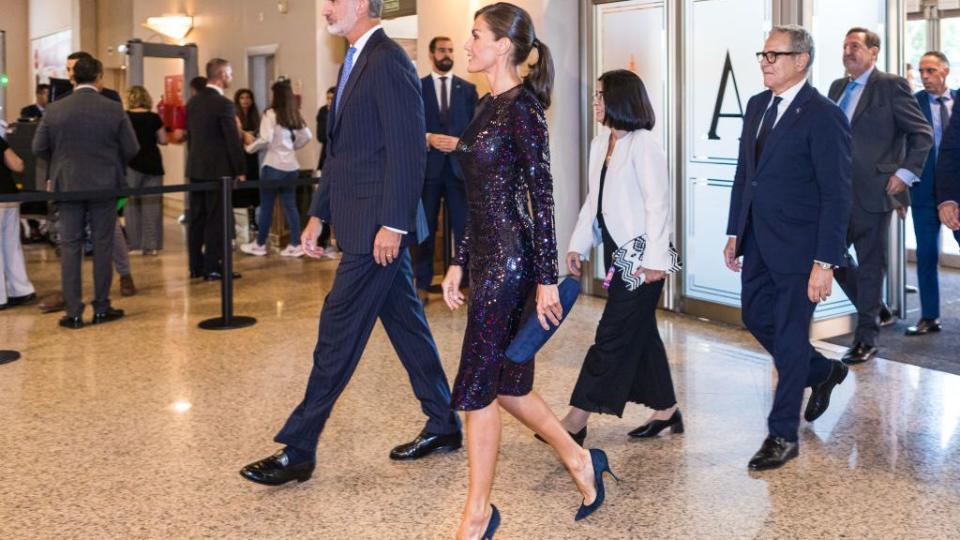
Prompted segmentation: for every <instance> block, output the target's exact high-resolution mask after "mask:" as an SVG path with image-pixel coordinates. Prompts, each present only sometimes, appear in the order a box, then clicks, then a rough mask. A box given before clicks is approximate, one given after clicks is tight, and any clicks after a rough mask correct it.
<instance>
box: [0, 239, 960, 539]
mask: <svg viewBox="0 0 960 540" xmlns="http://www.w3.org/2000/svg"><path fill="white" fill-rule="evenodd" d="M177 232H178V231H177V230H176V229H174V228H170V229H169V230H168V233H169V236H168V238H170V239H171V240H172V241H170V242H169V243H168V249H167V250H166V251H164V252H162V255H161V256H160V257H158V258H144V257H140V256H139V255H135V256H134V257H133V263H134V269H135V272H136V274H135V276H136V279H137V284H138V285H139V286H140V288H141V293H140V295H138V296H136V297H134V298H129V299H123V298H119V294H118V295H117V298H116V300H115V303H116V305H117V306H118V307H121V308H124V309H126V310H127V313H128V317H127V318H125V319H124V320H122V321H119V322H116V323H111V324H108V325H104V326H102V327H89V328H86V329H83V330H80V331H67V330H61V329H60V328H58V327H57V325H56V321H57V317H58V315H40V314H39V312H38V311H37V310H36V308H21V309H17V310H11V311H7V312H4V313H2V314H0V344H2V346H3V347H4V348H14V349H18V350H20V351H22V352H23V353H24V358H23V359H22V360H20V361H18V362H14V363H12V364H8V365H5V366H0V425H2V426H3V428H2V434H3V435H2V438H0V440H2V445H0V447H2V449H3V458H2V459H0V478H2V479H3V481H2V482H0V538H11V539H12V538H65V537H71V538H192V537H209V538H258V539H259V538H323V539H340V538H343V539H358V538H361V539H366V538H370V539H381V538H389V539H395V538H400V539H408V538H409V539H421V538H427V539H433V538H437V539H440V538H452V533H453V530H454V528H455V526H456V523H457V520H458V516H459V512H460V509H461V504H462V502H463V497H464V493H465V488H466V454H465V453H464V452H459V453H455V454H448V455H443V456H438V457H432V458H429V459H427V460H424V461H421V462H416V463H395V462H392V461H390V460H389V459H387V452H388V451H389V449H390V448H391V447H392V446H393V445H394V444H396V443H399V442H402V441H405V440H408V439H409V438H411V437H412V436H414V435H415V434H416V433H417V432H418V431H419V429H420V428H421V426H422V417H421V415H420V412H419V408H418V406H417V403H416V402H415V401H414V400H413V398H412V394H411V391H410V389H409V387H408V385H407V382H406V377H405V374H404V373H403V371H402V369H401V367H400V364H399V362H398V361H397V360H396V357H395V355H394V353H393V352H392V350H391V348H390V346H389V345H388V343H387V340H386V336H385V334H384V333H383V331H382V329H381V328H379V327H378V328H377V329H376V330H375V332H374V334H373V338H372V341H371V344H370V346H369V347H368V349H367V352H366V354H365V356H364V358H363V361H362V362H361V364H360V367H359V369H358V370H357V373H356V375H355V376H354V379H353V382H352V384H351V385H350V386H349V387H348V388H347V391H346V392H345V394H344V395H343V398H342V399H341V401H340V402H339V404H338V406H337V408H336V409H335V411H334V414H333V417H332V418H331V420H330V422H329V424H328V427H327V431H326V433H325V434H324V437H323V439H322V440H321V444H320V452H319V459H320V462H319V464H318V468H317V471H316V473H315V475H314V478H313V480H311V481H309V482H306V483H304V484H299V485H289V486H285V487H282V488H279V489H269V488H263V487H259V486H254V485H252V484H249V483H247V482H245V481H243V480H242V479H241V478H240V477H239V476H238V474H237V470H238V469H239V468H240V466H242V465H243V464H245V463H247V462H249V461H251V460H253V459H256V458H259V457H262V456H263V455H265V454H266V453H268V452H271V451H273V449H274V448H275V445H274V444H273V443H272V442H271V438H272V436H273V434H274V432H275V431H276V430H277V429H278V428H279V427H280V425H281V422H282V421H283V420H284V418H285V417H286V415H287V413H288V412H289V411H290V409H291V408H292V407H293V406H294V404H295V403H296V402H297V401H298V400H299V399H300V397H301V395H302V392H303V389H304V384H305V381H306V374H307V372H308V370H309V368H310V362H311V357H310V353H311V350H312V348H313V344H314V337H315V335H314V334H315V331H316V325H317V314H318V312H319V309H320V303H321V300H322V298H323V295H324V292H325V291H326V290H327V289H328V288H329V286H330V282H331V279H332V276H333V270H334V268H335V265H336V262H335V261H325V262H316V261H304V260H286V259H283V260H281V258H280V257H278V256H277V255H276V254H273V255H271V256H270V257H268V258H262V259H254V258H250V257H244V258H241V259H240V260H239V269H240V270H241V271H242V272H243V274H244V276H243V279H241V280H239V281H238V282H237V290H236V294H237V302H236V312H237V313H238V314H244V315H253V316H256V317H257V318H258V319H259V322H258V324H257V325H256V326H253V327H251V328H247V329H244V330H237V331H232V332H208V331H202V330H199V329H197V327H196V324H197V322H198V321H200V320H202V319H204V318H207V317H209V316H211V315H214V314H216V312H217V310H218V306H219V296H218V295H219V290H218V286H217V285H216V284H205V283H191V282H189V281H188V280H186V279H185V277H184V274H185V269H186V263H185V258H184V256H183V255H182V242H179V241H178V239H177V238H176V234H177ZM28 257H29V261H30V262H29V267H30V268H29V269H30V274H31V277H32V278H33V279H34V282H35V284H36V285H37V287H38V289H39V290H40V291H47V290H50V289H51V288H55V287H57V283H58V270H57V265H56V262H55V259H54V258H53V256H52V253H51V252H50V251H49V250H41V249H39V248H37V247H35V246H30V249H29V253H28ZM87 270H89V267H88V268H87ZM601 308H602V302H601V301H599V300H596V299H589V298H588V299H585V301H583V302H582V303H580V304H579V305H578V306H577V308H576V309H575V311H574V312H573V313H572V315H571V318H570V320H569V322H568V323H567V324H566V325H565V328H564V329H562V330H561V332H560V333H558V335H557V337H556V339H555V340H553V341H552V342H551V343H549V344H548V346H547V347H546V350H545V351H544V353H543V354H542V355H541V356H540V358H539V363H538V370H539V372H538V376H537V384H536V386H537V389H538V390H539V391H540V392H542V393H543V395H544V396H545V397H546V399H547V400H548V401H549V402H550V403H551V405H552V406H553V407H554V409H555V410H556V411H558V412H562V411H563V410H564V408H565V405H566V400H567V398H568V396H569V392H570V390H571V387H572V384H573V382H574V380H575V378H576V375H577V371H578V369H579V366H580V362H581V360H582V357H583V354H584V352H585V351H586V349H587V347H588V345H589V343H590V341H591V338H592V333H593V330H594V328H595V324H596V321H597V318H598V316H599V313H600V310H601ZM427 312H428V317H429V319H430V323H431V326H432V328H433V331H434V333H435V336H436V339H437V342H438V346H439V348H440V351H441V355H442V357H443V360H444V365H445V367H446V369H447V373H448V374H449V375H450V376H451V377H452V376H453V374H454V373H455V370H456V366H457V359H458V348H459V345H460V342H461V337H462V334H463V330H464V324H465V315H464V313H462V312H460V313H455V314H451V313H450V312H448V311H447V310H446V309H445V308H444V307H442V306H441V305H440V303H439V301H437V300H435V301H433V302H432V303H431V304H430V305H429V306H428V309H427ZM660 324H661V329H662V332H663V337H664V341H665V342H666V344H667V348H668V352H669V353H670V358H671V362H672V368H673V372H674V380H675V381H676V384H677V393H678V397H679V399H680V404H681V407H682V409H683V412H684V415H685V417H686V422H687V425H686V427H687V429H686V433H685V434H684V435H680V436H669V435H668V436H664V437H663V438H660V439H657V440H650V441H632V440H628V438H627V437H626V436H625V434H626V432H627V431H629V430H630V429H633V428H634V427H636V426H638V425H639V424H640V423H642V422H643V420H644V419H645V418H646V415H647V414H648V411H645V410H642V409H641V408H639V407H636V406H634V407H628V410H627V412H626V414H625V416H624V418H623V419H618V418H615V417H602V418H596V419H595V421H594V422H593V423H592V424H591V428H590V437H589V438H588V439H587V442H588V445H589V446H593V447H602V448H605V449H606V450H607V452H608V453H609V454H610V459H611V463H612V465H613V468H614V470H615V471H616V472H617V473H618V474H620V475H621V478H622V480H623V481H622V482H620V483H619V484H614V483H611V484H610V485H609V488H608V504H607V505H606V506H605V507H604V508H603V509H601V510H600V511H599V512H598V513H597V514H595V515H594V516H592V517H590V518H589V519H587V520H586V521H585V522H580V523H574V521H573V515H574V512H575V511H576V509H577V506H578V505H579V503H580V499H579V497H578V496H577V494H576V492H575V490H574V488H573V485H572V483H571V482H570V480H569V479H568V477H567V475H566V474H565V473H564V471H563V470H562V468H561V467H560V465H559V464H558V463H557V461H556V460H555V459H554V458H553V456H552V454H551V453H550V451H549V449H548V448H547V447H546V446H544V445H543V444H540V443H538V442H536V441H535V440H534V439H533V438H532V436H531V434H530V433H529V432H528V431H527V430H526V429H524V428H523V427H522V426H521V425H520V424H519V423H517V422H516V421H513V420H508V421H507V422H506V426H505V433H504V437H503V448H502V452H501V462H500V465H499V472H498V478H497V483H496V485H495V493H494V499H493V502H494V503H496V504H497V506H498V507H499V508H500V510H501V511H502V513H503V525H502V528H501V532H500V534H498V536H497V538H504V539H508V538H522V539H542V538H549V539H553V538H598V539H599V538H603V539H611V538H837V537H846V538H884V539H886V538H949V537H953V538H956V537H957V536H958V535H960V512H958V511H957V508H958V506H960V459H958V457H960V452H958V448H960V435H958V432H960V377H957V376H954V375H949V374H944V373H940V372H935V371H928V370H925V369H922V368H918V367H915V366H909V365H903V364H896V363H890V362H886V361H882V360H878V361H874V362H871V363H869V364H867V365H864V366H860V367H857V368H855V369H854V370H853V372H852V376H851V377H849V378H848V379H847V381H846V382H845V383H844V384H843V385H842V386H840V387H838V390H837V392H836V393H835V394H834V400H833V403H832V405H831V407H830V409H829V410H828V411H827V413H826V414H825V415H824V416H823V417H822V418H821V419H820V420H818V421H817V422H816V424H815V425H806V424H805V425H803V427H802V433H801V441H802V442H801V454H800V457H799V459H797V460H795V461H794V462H792V463H791V464H790V465H788V466H787V467H786V468H784V469H782V470H780V471H775V472H770V473H765V474H762V475H751V474H749V473H748V472H747V470H746V462H747V460H748V459H749V457H750V455H751V454H752V453H753V452H754V451H755V450H756V449H757V448H758V447H759V445H760V442H761V441H762V440H763V437H764V435H765V428H764V426H765V414H766V411H767V410H768V408H769V405H770V401H771V394H772V392H771V388H772V383H773V380H774V374H773V370H772V367H771V362H770V361H769V359H768V358H767V357H766V356H765V355H763V354H761V352H760V350H759V348H758V347H757V346H756V344H755V343H754V342H753V341H752V340H751V339H749V337H748V335H747V334H746V333H745V332H743V331H741V330H737V329H731V328H725V327H719V326H713V325H709V324H705V323H701V322H698V321H694V320H690V319H686V318H683V317H679V316H675V315H670V314H662V315H661V323H660Z"/></svg>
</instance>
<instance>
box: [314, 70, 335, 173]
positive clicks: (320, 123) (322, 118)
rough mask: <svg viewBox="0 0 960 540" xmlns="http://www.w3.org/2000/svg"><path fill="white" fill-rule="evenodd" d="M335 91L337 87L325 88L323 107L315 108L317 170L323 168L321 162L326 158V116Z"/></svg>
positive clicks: (328, 113)
mask: <svg viewBox="0 0 960 540" xmlns="http://www.w3.org/2000/svg"><path fill="white" fill-rule="evenodd" d="M336 92H337V87H335V86H331V87H330V88H327V95H326V102H325V103H324V105H323V107H320V109H319V110H317V142H319V143H320V161H319V162H317V170H318V171H322V170H323V162H324V161H326V159H327V118H328V117H329V115H330V106H332V105H333V96H334V94H336Z"/></svg>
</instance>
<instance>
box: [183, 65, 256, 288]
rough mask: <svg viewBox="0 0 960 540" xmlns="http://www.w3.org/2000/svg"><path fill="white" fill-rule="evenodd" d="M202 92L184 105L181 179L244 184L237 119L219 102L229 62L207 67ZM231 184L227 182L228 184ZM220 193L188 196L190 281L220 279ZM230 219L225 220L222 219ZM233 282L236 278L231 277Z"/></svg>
mask: <svg viewBox="0 0 960 540" xmlns="http://www.w3.org/2000/svg"><path fill="white" fill-rule="evenodd" d="M206 71H207V86H206V87H205V88H204V89H203V90H201V91H200V92H198V93H197V95H196V96H194V97H193V98H191V99H190V101H189V102H187V145H188V149H187V150H188V151H187V178H189V179H190V182H191V183H203V182H222V181H225V180H223V179H224V178H229V179H233V178H236V179H237V180H239V181H241V182H242V181H244V180H245V179H246V177H245V174H246V173H245V170H244V157H243V145H242V144H241V138H240V132H239V131H238V130H237V113H236V109H235V108H234V105H233V102H232V101H230V100H229V99H227V98H226V97H225V96H224V91H225V90H226V89H227V88H229V87H230V82H231V81H232V80H233V69H232V68H231V67H230V62H228V61H226V60H224V59H222V58H214V59H212V60H210V61H209V62H207V66H206ZM231 181H232V180H231ZM224 212H230V209H229V208H223V205H222V204H221V199H220V192H219V190H217V191H193V192H190V225H189V230H188V234H187V243H188V250H189V251H188V253H189V257H188V259H189V265H190V277H191V278H203V279H204V280H206V281H216V280H219V279H221V278H222V277H223V274H222V272H223V271H224V269H223V235H224V230H223V219H224V214H223V213H224ZM228 215H230V216H232V213H231V214H228ZM234 277H235V278H239V277H241V276H240V275H239V274H237V273H235V274H234Z"/></svg>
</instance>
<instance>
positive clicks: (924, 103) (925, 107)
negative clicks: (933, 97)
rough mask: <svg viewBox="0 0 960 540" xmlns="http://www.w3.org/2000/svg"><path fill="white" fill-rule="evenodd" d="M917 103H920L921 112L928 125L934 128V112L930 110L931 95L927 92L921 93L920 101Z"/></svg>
mask: <svg viewBox="0 0 960 540" xmlns="http://www.w3.org/2000/svg"><path fill="white" fill-rule="evenodd" d="M917 101H919V102H920V112H922V113H923V117H924V118H926V119H927V123H929V124H930V125H931V126H932V125H933V111H931V110H930V94H928V93H927V91H926V90H922V91H920V99H918V100H917Z"/></svg>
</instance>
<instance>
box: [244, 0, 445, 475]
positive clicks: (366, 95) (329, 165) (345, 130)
mask: <svg viewBox="0 0 960 540" xmlns="http://www.w3.org/2000/svg"><path fill="white" fill-rule="evenodd" d="M382 8H383V0H339V1H338V2H324V3H323V8H322V13H323V16H324V17H325V18H326V20H327V24H328V26H327V30H328V31H329V32H330V33H331V34H334V35H340V36H344V37H346V38H347V40H348V42H349V43H350V48H349V49H348V50H347V55H346V58H345V60H344V64H343V67H342V68H341V70H340V75H339V77H338V84H337V92H336V97H335V98H334V104H333V108H332V110H331V113H330V118H329V121H328V123H327V140H328V145H329V146H328V149H327V160H326V162H325V163H324V168H323V178H324V181H323V182H321V184H320V189H319V190H318V191H317V193H316V195H315V196H314V200H313V204H312V205H311V208H310V221H309V222H308V224H307V226H306V228H305V229H304V231H303V235H302V242H303V246H304V250H305V251H306V253H307V254H308V255H309V256H311V257H315V258H316V257H319V256H320V255H321V254H322V252H323V250H322V248H318V247H317V245H316V241H317V236H318V234H319V233H320V229H321V228H323V223H332V224H333V225H334V227H336V231H337V242H338V244H339V246H340V249H341V251H342V252H343V256H342V257H341V259H340V265H339V267H338V268H337V274H336V277H335V278H334V282H333V287H332V289H331V290H330V293H329V294H328V295H327V297H326V299H325V300H324V303H323V311H322V312H321V314H320V328H319V331H318V334H319V335H318V338H317V345H316V348H315V349H314V353H313V370H312V371H311V373H310V379H309V381H308V383H307V390H306V395H305V396H304V398H303V401H302V402H301V403H300V404H299V405H297V407H296V409H294V411H293V413H292V414H291V415H290V417H289V419H288V420H287V422H286V424H285V425H284V426H283V429H281V430H280V432H279V433H278V434H277V435H276V437H275V438H274V440H275V441H276V442H278V443H281V444H284V445H286V446H285V447H284V448H283V449H282V450H280V451H279V452H277V453H276V454H274V455H273V456H270V457H267V458H265V459H262V460H259V461H256V462H254V463H251V464H250V465H247V466H246V467H244V468H243V469H242V470H241V471H240V474H241V475H242V476H243V477H244V478H246V479H248V480H250V481H252V482H257V483H261V484H269V485H278V484H283V483H286V482H289V481H291V480H299V481H303V480H306V479H308V478H310V476H311V474H313V469H314V467H315V464H316V448H317V442H318V439H319V437H320V433H321V432H322V431H323V428H324V425H325V424H326V421H327V418H329V416H330V412H331V410H332V408H333V405H334V403H335V402H336V400H337V398H338V397H339V395H340V393H341V392H343V390H344V388H345V387H346V385H347V383H348V382H349V380H350V376H351V375H352V374H353V372H354V370H355V369H356V366H357V362H358V361H359V360H360V356H361V355H362V354H363V350H364V347H365V346H366V344H367V340H368V339H369V337H370V332H371V331H372V330H373V325H374V323H375V322H376V321H377V319H378V318H379V319H380V322H381V323H382V324H383V327H384V329H385V330H386V332H387V336H388V337H389V338H390V342H391V343H392V344H393V347H394V349H395V350H396V352H397V355H398V356H399V357H400V361H401V363H402V364H403V367H404V369H406V371H407V374H408V375H409V377H410V382H411V384H412V385H413V391H414V394H415V395H416V396H417V399H419V400H420V407H421V410H422V411H423V412H424V413H425V414H426V415H427V417H428V421H427V424H426V427H425V428H424V429H423V431H422V432H421V433H420V435H419V436H418V437H417V438H416V439H415V440H414V441H412V442H410V443H407V444H403V445H400V446H398V447H396V448H394V449H393V450H392V451H391V453H390V457H391V458H392V459H417V458H421V457H424V456H426V455H428V454H430V453H432V452H435V451H438V450H455V449H458V448H460V446H461V434H460V423H459V419H458V418H457V416H456V414H454V413H453V412H452V411H451V409H450V387H449V384H448V382H447V379H446V376H445V375H444V372H443V367H442V366H441V364H440V357H439V354H438V352H437V346H436V344H435V343H434V341H433V336H432V335H431V333H430V328H429V326H428V325H427V320H426V317H425V316H424V313H423V306H422V305H421V304H420V302H419V301H418V300H417V296H416V292H415V290H414V286H413V272H412V269H411V265H410V254H409V250H408V246H409V240H410V239H409V236H410V235H413V234H415V230H416V229H420V227H424V228H425V224H423V222H422V221H423V220H422V215H420V216H418V207H419V200H420V193H421V190H422V187H423V171H424V165H425V161H426V149H425V148H424V144H423V141H424V134H425V133H426V131H425V128H424V120H423V101H422V98H421V96H420V81H419V80H418V79H417V73H416V70H415V69H414V67H413V64H412V63H411V62H410V58H409V57H408V56H407V55H406V53H405V52H404V51H403V49H402V48H400V46H399V45H397V44H396V43H395V42H394V41H392V40H391V39H390V38H388V37H387V35H386V34H385V33H384V31H383V28H382V27H381V26H380V21H379V18H380V12H381V10H382ZM421 212H422V211H421ZM424 232H425V231H421V233H424ZM382 412H383V413H387V412H388V411H382Z"/></svg>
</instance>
